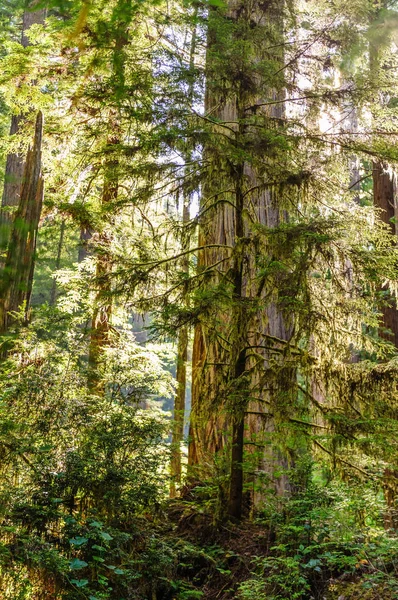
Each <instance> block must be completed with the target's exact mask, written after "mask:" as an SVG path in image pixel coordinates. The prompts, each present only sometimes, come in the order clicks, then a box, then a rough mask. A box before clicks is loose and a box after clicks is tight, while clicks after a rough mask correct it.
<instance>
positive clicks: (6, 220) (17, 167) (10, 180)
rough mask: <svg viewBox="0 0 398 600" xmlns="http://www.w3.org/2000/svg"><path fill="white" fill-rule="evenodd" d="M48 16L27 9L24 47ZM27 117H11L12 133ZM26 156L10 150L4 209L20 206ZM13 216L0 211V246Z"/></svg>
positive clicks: (23, 30)
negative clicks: (36, 28) (30, 35)
mask: <svg viewBox="0 0 398 600" xmlns="http://www.w3.org/2000/svg"><path fill="white" fill-rule="evenodd" d="M45 17H46V10H44V9H43V10H37V11H32V12H28V11H25V13H24V15H23V22H22V37H21V44H22V46H23V47H24V48H26V47H27V46H29V45H30V42H29V39H28V37H27V35H26V33H27V31H28V30H29V29H30V27H31V26H32V25H35V24H43V23H44V19H45ZM25 118H26V115H13V116H12V118H11V127H10V135H15V134H17V133H18V131H19V128H20V125H21V122H22V121H23V120H24V119H25ZM25 160H26V157H25V156H23V155H22V154H18V153H14V152H10V154H8V155H7V160H6V168H5V177H4V188H3V196H2V200H1V206H2V209H4V208H7V207H14V206H18V204H19V201H20V198H21V189H22V183H23V175H24V170H25ZM11 225H12V217H11V216H10V213H9V212H8V211H7V210H2V211H1V213H0V232H1V234H0V248H1V249H3V250H5V249H6V248H7V244H8V240H9V237H10V234H11Z"/></svg>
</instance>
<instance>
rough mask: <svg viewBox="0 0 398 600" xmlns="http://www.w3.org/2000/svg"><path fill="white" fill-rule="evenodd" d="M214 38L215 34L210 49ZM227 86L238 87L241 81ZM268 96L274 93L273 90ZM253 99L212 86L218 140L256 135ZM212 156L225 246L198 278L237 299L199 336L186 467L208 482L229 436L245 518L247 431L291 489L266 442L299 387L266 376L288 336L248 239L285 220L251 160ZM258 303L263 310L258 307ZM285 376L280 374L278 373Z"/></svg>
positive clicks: (216, 240)
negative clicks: (250, 117)
mask: <svg viewBox="0 0 398 600" xmlns="http://www.w3.org/2000/svg"><path fill="white" fill-rule="evenodd" d="M246 8H247V9H248V14H247V15H246V14H245V9H246ZM282 10H283V2H282V0H281V1H278V2H275V3H269V4H266V5H264V3H260V2H258V3H255V5H254V8H253V5H252V6H251V11H249V7H246V5H244V4H243V3H240V2H231V3H230V11H229V15H228V18H229V19H242V18H249V19H250V23H251V25H253V22H254V19H255V22H256V24H257V25H258V26H263V25H265V26H266V25H267V23H268V22H269V20H270V19H272V18H276V15H277V18H278V19H279V22H280V16H281V12H282ZM212 35H214V34H212V33H211V34H210V36H209V46H210V48H211V44H212V43H213V42H214V40H212ZM215 41H216V40H215ZM273 58H274V59H275V56H274V57H273ZM279 58H280V57H279ZM231 85H232V86H234V85H235V87H237V86H236V82H232V84H231ZM263 89H264V87H263ZM269 93H271V94H273V95H274V96H275V94H276V92H275V91H273V90H269ZM278 94H279V92H278ZM256 102H260V100H259V98H258V97H257V98H256V97H253V95H250V92H248V91H247V90H245V89H244V87H241V89H240V91H237V92H236V96H235V97H232V98H229V99H228V100H227V101H225V99H221V98H220V97H218V94H217V92H214V91H213V90H212V89H211V87H210V86H209V88H208V90H207V95H206V110H207V114H208V115H210V116H211V117H215V118H216V119H217V120H219V121H221V122H226V123H228V127H229V132H226V130H224V129H223V130H222V133H223V135H224V136H229V139H230V140H231V148H232V147H233V146H234V143H236V145H237V147H239V144H244V143H245V140H247V139H248V137H250V131H248V129H246V128H245V127H246V126H244V125H243V127H242V123H243V122H244V118H245V116H246V114H247V113H246V111H247V107H248V106H252V105H253V104H255V103H256ZM282 105H283V103H281V105H280V106H282ZM261 110H264V116H266V114H267V113H266V112H265V109H260V111H259V112H261ZM281 110H283V109H281V108H279V109H278V110H277V109H274V110H272V117H279V116H281ZM268 114H269V115H271V113H268ZM217 133H220V130H219V129H217V127H215V130H214V134H215V135H216V134H217ZM220 140H222V137H220ZM206 152H207V156H206V160H207V162H208V163H209V164H211V165H212V171H211V172H210V173H209V177H208V179H207V181H206V184H205V186H204V194H203V196H204V197H203V200H202V207H201V208H202V211H203V217H202V218H201V221H200V239H199V245H200V246H205V245H219V246H220V247H219V248H211V249H204V250H202V251H201V252H200V255H199V260H198V262H199V272H200V271H202V272H203V271H204V272H211V271H212V276H211V277H209V278H208V279H207V281H208V282H209V280H210V282H209V283H208V290H209V291H210V292H211V291H214V292H215V293H216V292H217V286H218V285H219V284H220V283H221V284H222V285H226V286H227V287H229V289H230V294H231V300H230V301H229V302H225V304H224V306H223V300H222V298H219V299H215V300H214V305H213V306H212V307H211V308H210V309H209V310H208V314H207V315H206V316H205V317H204V318H203V319H202V321H201V323H200V324H199V325H197V327H196V330H195V338H194V348H193V365H192V368H193V382H192V413H191V423H190V446H189V466H190V472H191V474H192V476H194V475H195V473H196V474H197V475H199V476H201V475H203V473H204V472H206V470H207V471H208V470H209V468H210V469H211V465H212V464H213V461H214V455H215V454H216V453H218V452H219V451H222V450H224V449H226V448H227V446H228V439H229V438H228V436H229V434H230V433H231V434H232V440H231V442H232V443H231V461H230V464H231V473H230V489H229V506H228V512H229V514H230V516H233V517H237V518H239V517H240V515H241V512H242V484H243V472H242V463H243V448H244V444H245V440H244V431H245V428H246V430H247V437H248V438H250V440H248V441H251V443H253V444H256V445H257V447H258V448H261V455H260V456H259V457H258V458H257V469H256V470H257V471H262V472H267V474H268V475H269V478H270V479H271V481H272V482H273V485H274V487H275V490H276V491H277V492H280V493H284V492H285V491H286V489H287V487H288V485H287V480H286V479H285V478H284V477H280V476H277V477H274V471H275V467H278V469H279V470H280V467H281V466H284V465H285V462H284V460H283V459H282V458H281V456H280V455H279V453H278V451H276V450H275V448H272V449H271V450H270V451H268V450H266V444H267V438H269V434H273V433H274V431H275V421H274V414H275V413H277V412H278V411H279V410H280V404H281V402H283V403H285V402H287V400H286V394H291V390H294V388H295V374H294V373H293V374H292V373H291V372H290V371H289V370H288V369H287V370H286V369H285V370H284V371H283V374H282V375H281V376H282V378H284V386H285V388H289V389H288V390H286V389H285V388H284V389H283V390H282V389H281V386H280V385H279V383H280V382H278V371H279V367H278V368H276V369H275V370H274V371H273V373H272V374H271V375H270V377H268V381H266V379H267V377H266V373H267V371H268V370H269V365H270V363H271V361H273V362H275V354H273V353H272V350H271V354H270V351H269V350H267V349H266V348H265V344H264V339H266V338H267V337H268V336H272V337H273V338H278V339H279V340H280V345H281V347H282V350H283V347H284V342H287V341H288V340H289V339H290V337H291V335H292V330H291V326H290V323H289V321H288V320H287V319H286V317H285V316H284V314H283V312H282V310H281V309H280V307H279V303H278V297H277V291H272V292H271V291H270V290H269V289H266V287H267V284H265V285H264V286H263V285H262V284H261V283H259V281H258V278H257V265H256V260H257V258H258V254H257V253H260V254H261V252H262V251H264V252H266V250H265V246H263V247H262V248H261V250H259V248H256V247H255V243H254V242H252V241H251V240H253V239H254V237H255V235H254V228H253V223H255V224H260V225H265V226H267V227H271V228H272V227H276V226H278V225H279V224H280V223H281V222H282V221H283V220H284V219H285V218H286V215H285V213H284V211H283V210H281V208H280V206H279V199H278V197H277V195H275V194H274V193H272V192H271V191H270V190H269V189H267V186H266V185H264V181H263V179H262V177H261V176H260V175H259V174H258V173H257V172H256V171H255V169H254V168H253V167H252V166H251V165H249V164H248V163H245V162H241V163H238V164H235V165H234V168H233V174H232V173H231V171H232V169H230V167H229V166H228V164H227V157H225V156H224V155H223V154H222V152H220V151H219V149H218V148H217V145H216V144H215V145H214V146H211V147H210V146H209V147H208V148H207V149H206ZM229 169H230V170H229ZM248 215H250V218H249V217H248ZM261 243H262V242H260V245H261ZM222 246H224V247H222ZM217 302H219V304H218V305H217ZM255 306H257V309H256V308H255V309H253V307H255ZM251 347H253V348H256V358H255V359H254V358H252V357H250V354H253V353H251V352H250V348H251ZM246 349H248V352H247V353H246ZM277 350H278V351H279V350H280V349H279V348H278V349H277ZM261 357H262V358H261ZM281 367H282V365H280V368H281ZM288 371H289V376H288V380H287V379H286V375H287V372H288ZM249 372H250V375H248V373H249ZM281 373H282V368H281V370H280V372H279V375H280V374H281ZM282 387H283V386H282ZM292 393H294V391H293V392H292ZM282 396H283V400H282ZM254 398H256V400H254Z"/></svg>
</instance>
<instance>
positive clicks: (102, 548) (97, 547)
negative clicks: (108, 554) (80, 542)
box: [92, 544, 106, 552]
mask: <svg viewBox="0 0 398 600" xmlns="http://www.w3.org/2000/svg"><path fill="white" fill-rule="evenodd" d="M92 548H93V550H99V551H100V552H105V551H106V548H104V547H103V546H98V545H97V544H94V546H93V547H92Z"/></svg>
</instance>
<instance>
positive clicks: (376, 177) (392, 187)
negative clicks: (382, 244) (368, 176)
mask: <svg viewBox="0 0 398 600" xmlns="http://www.w3.org/2000/svg"><path fill="white" fill-rule="evenodd" d="M396 197H397V182H396V175H395V173H394V172H393V170H392V169H391V168H389V166H388V165H387V164H385V163H382V162H375V163H374V164H373V199H374V205H375V206H376V207H377V208H379V209H380V218H381V220H382V221H383V223H386V224H387V225H389V226H390V228H391V232H392V233H393V234H396V233H397V231H396V222H397V217H398V211H397V201H396ZM383 293H384V294H385V297H384V306H383V308H382V315H383V321H382V327H381V328H380V330H379V335H380V337H382V338H383V339H385V340H387V341H389V342H391V343H393V344H394V345H395V347H396V348H398V311H397V303H396V299H395V297H394V296H393V295H392V294H391V292H390V291H389V289H388V288H387V287H386V288H383Z"/></svg>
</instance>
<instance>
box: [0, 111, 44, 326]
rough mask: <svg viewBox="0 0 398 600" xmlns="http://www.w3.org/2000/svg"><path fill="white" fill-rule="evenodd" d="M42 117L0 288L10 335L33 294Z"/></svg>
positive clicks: (1, 313)
mask: <svg viewBox="0 0 398 600" xmlns="http://www.w3.org/2000/svg"><path fill="white" fill-rule="evenodd" d="M42 135H43V115H42V113H41V112H39V113H38V115H37V118H36V127H35V136H34V143H33V148H29V150H28V153H27V155H26V162H25V170H24V176H23V185H22V190H21V198H20V202H19V206H18V210H17V212H16V215H15V219H14V222H13V226H12V230H11V237H10V242H9V245H8V252H7V258H6V262H5V267H4V270H3V274H2V281H1V286H0V330H1V331H2V332H5V331H7V329H8V327H9V324H10V322H11V321H12V315H10V313H13V312H16V311H17V310H18V309H19V307H20V306H21V305H22V304H25V320H27V317H28V307H29V301H30V296H31V293H32V282H33V271H34V264H35V250H36V240H37V230H38V226H39V220H40V214H41V208H42V203H43V178H42V174H41V143H42Z"/></svg>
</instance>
